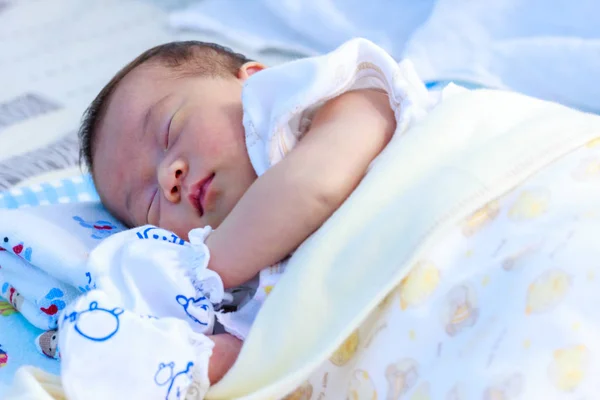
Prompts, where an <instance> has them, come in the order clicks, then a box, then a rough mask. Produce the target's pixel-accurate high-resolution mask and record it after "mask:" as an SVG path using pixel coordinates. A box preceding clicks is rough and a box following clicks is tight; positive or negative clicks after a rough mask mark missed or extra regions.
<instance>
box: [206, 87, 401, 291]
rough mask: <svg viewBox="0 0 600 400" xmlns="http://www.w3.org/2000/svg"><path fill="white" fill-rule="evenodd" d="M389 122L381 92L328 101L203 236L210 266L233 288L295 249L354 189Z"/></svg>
mask: <svg viewBox="0 0 600 400" xmlns="http://www.w3.org/2000/svg"><path fill="white" fill-rule="evenodd" d="M395 128H396V120H395V117H394V112H393V110H392V109H391V107H390V104H389V100H388V97H387V95H386V94H385V93H382V92H379V91H376V90H360V91H354V92H347V93H344V94H342V95H340V96H338V97H336V98H334V99H332V100H330V101H328V102H327V103H326V104H325V105H324V106H323V107H321V108H320V109H319V110H318V112H317V113H316V115H315V117H314V119H313V122H312V125H311V128H310V129H309V131H308V132H307V133H306V135H305V136H304V137H303V138H302V140H301V141H300V142H299V143H298V145H297V146H296V147H295V148H294V149H293V150H292V151H291V152H290V153H289V154H288V155H287V156H286V157H285V158H284V159H283V160H282V161H280V162H279V163H278V164H276V165H275V166H273V167H272V168H271V169H269V170H268V171H267V172H266V173H265V174H264V175H263V176H261V177H260V178H259V179H257V180H256V182H255V183H254V184H253V185H252V186H251V187H250V189H249V190H248V191H247V192H246V193H245V194H244V196H243V197H242V199H241V200H240V201H239V203H238V204H237V205H236V206H235V208H234V209H233V210H232V212H231V213H230V214H229V215H228V216H227V218H226V219H225V220H224V221H223V223H222V224H221V225H220V226H219V227H218V229H217V230H216V231H215V232H214V233H213V234H212V235H210V236H209V237H208V239H207V241H206V244H207V246H208V248H209V249H210V252H211V259H210V264H209V268H211V269H213V270H214V271H216V272H217V273H218V274H219V275H220V276H221V278H222V279H223V283H224V285H225V287H232V286H236V285H239V284H242V283H244V282H246V281H248V280H249V279H251V278H252V277H253V276H254V275H255V274H256V273H258V271H260V270H261V269H262V268H264V267H265V266H268V265H272V264H274V263H276V262H278V261H280V260H281V259H283V258H284V257H285V256H287V255H288V254H289V253H291V252H292V251H293V250H295V249H296V248H297V247H298V246H299V245H300V244H301V243H302V242H303V241H304V240H305V239H306V238H307V237H308V236H309V235H311V234H312V233H313V232H314V231H315V230H316V229H318V228H319V227H320V226H321V225H322V224H323V223H324V222H325V221H326V220H327V218H329V217H330V216H331V214H333V212H334V211H335V210H336V209H337V208H338V207H339V206H340V205H341V204H342V203H343V202H344V200H345V199H346V198H347V197H348V196H349V195H350V193H352V191H353V190H354V189H355V188H356V186H357V185H358V184H359V182H360V181H361V179H362V178H363V176H364V174H365V173H366V170H367V167H368V166H369V164H370V163H371V161H373V159H374V158H375V157H376V156H377V155H378V154H379V153H380V152H381V150H383V148H384V147H385V146H386V144H387V143H388V142H389V140H390V138H391V137H392V135H393V132H394V130H395Z"/></svg>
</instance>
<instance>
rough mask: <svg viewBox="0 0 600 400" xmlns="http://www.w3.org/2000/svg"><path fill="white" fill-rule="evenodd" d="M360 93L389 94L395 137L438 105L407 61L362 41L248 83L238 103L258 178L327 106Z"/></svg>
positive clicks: (276, 69)
mask: <svg viewBox="0 0 600 400" xmlns="http://www.w3.org/2000/svg"><path fill="white" fill-rule="evenodd" d="M358 89H379V90H383V91H385V92H386V93H387V94H388V96H389V100H390V107H391V108H392V109H393V110H394V113H395V116H396V121H397V129H396V132H395V135H396V136H398V135H402V134H403V133H404V132H406V130H407V129H408V128H409V127H410V126H411V125H412V124H413V123H415V122H416V121H418V120H419V119H420V118H422V117H423V116H425V115H426V114H427V112H428V111H429V110H430V109H431V108H432V107H433V106H434V105H435V104H436V103H437V101H438V99H439V96H435V95H433V94H431V93H429V92H428V91H427V89H426V88H425V85H424V84H423V82H422V81H421V79H419V77H418V76H417V74H416V72H415V71H414V69H413V67H412V64H411V63H410V62H409V61H403V62H402V63H400V64H398V63H397V62H396V61H395V60H394V59H393V58H392V57H391V56H390V55H389V54H388V53H386V52H385V51H384V50H383V49H382V48H380V47H378V46H376V45H375V44H373V43H372V42H370V41H368V40H366V39H353V40H351V41H349V42H346V43H345V44H343V45H342V46H341V47H339V48H338V49H337V50H335V51H333V52H331V53H329V54H326V55H323V56H319V57H312V58H304V59H300V60H297V61H294V62H290V63H286V64H282V65H279V66H276V67H273V68H268V69H266V70H264V71H261V72H259V73H257V74H255V75H253V76H252V77H250V78H249V79H248V81H247V82H246V85H245V87H244V91H243V98H242V100H243V106H244V128H245V131H246V145H247V148H248V154H249V156H250V160H251V162H252V165H253V167H254V169H255V170H256V173H257V174H258V175H262V174H263V173H264V172H265V171H266V170H267V169H269V168H270V167H271V166H273V165H275V164H276V163H278V162H279V161H280V160H281V159H282V158H283V157H285V155H286V154H287V153H288V152H289V151H290V150H291V149H292V148H293V147H294V146H295V145H296V143H297V142H298V141H299V140H301V138H302V136H303V135H304V134H305V133H306V131H307V130H308V128H309V127H310V123H311V121H312V117H313V116H314V114H315V112H316V111H317V110H318V108H319V107H321V106H322V105H323V104H324V103H325V102H326V101H327V100H330V99H332V98H334V97H336V96H338V95H340V94H342V93H344V92H348V91H352V90H358Z"/></svg>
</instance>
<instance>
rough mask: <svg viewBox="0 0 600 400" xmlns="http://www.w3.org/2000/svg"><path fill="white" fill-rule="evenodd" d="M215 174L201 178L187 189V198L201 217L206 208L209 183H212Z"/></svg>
mask: <svg viewBox="0 0 600 400" xmlns="http://www.w3.org/2000/svg"><path fill="white" fill-rule="evenodd" d="M214 177H215V174H211V175H210V176H208V177H206V178H204V179H202V180H201V181H200V182H197V183H196V184H194V185H193V186H192V187H191V188H190V191H189V193H190V194H189V195H188V198H189V200H190V203H191V204H192V205H193V206H194V208H195V209H196V210H198V213H199V214H200V216H201V217H202V216H203V215H204V210H205V208H206V194H207V193H208V191H209V190H210V184H211V183H212V180H213V178H214Z"/></svg>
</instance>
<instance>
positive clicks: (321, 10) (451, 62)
mask: <svg viewBox="0 0 600 400" xmlns="http://www.w3.org/2000/svg"><path fill="white" fill-rule="evenodd" d="M357 36H362V37H366V38H368V39H371V40H372V41H374V42H376V43H377V44H379V45H380V46H382V47H384V48H385V49H386V50H388V51H389V52H390V53H391V54H392V55H393V56H394V57H395V58H396V59H398V60H400V59H402V58H410V59H412V61H413V63H414V64H415V67H416V69H417V71H418V73H419V74H420V76H421V77H422V78H423V79H424V80H425V81H426V83H427V85H428V86H429V87H431V88H436V87H440V86H442V85H444V84H445V83H447V82H449V81H455V82H458V83H460V84H463V85H466V86H471V87H481V86H483V87H491V88H499V89H509V90H515V91H519V92H522V93H525V94H528V95H531V96H535V97H539V98H543V99H547V100H552V101H557V102H560V103H563V104H566V105H569V106H572V107H576V108H579V109H583V110H587V111H592V112H600V86H599V85H598V83H600V75H599V74H600V1H598V0H573V1H567V0H477V1H476V0H371V1H368V2H366V1H358V0H0V191H2V190H5V189H8V188H11V187H15V186H19V185H21V186H23V185H28V184H31V183H32V182H36V181H47V180H49V179H55V178H60V177H63V176H70V175H72V174H74V173H75V171H77V172H79V170H78V168H77V167H76V164H77V142H76V136H75V133H76V130H77V127H78V123H79V120H80V117H81V114H82V112H83V111H84V110H85V108H86V107H87V105H88V104H89V103H90V101H91V100H92V99H93V98H94V96H95V95H96V94H97V93H98V91H99V90H100V89H101V88H102V87H103V86H104V84H106V83H107V82H108V80H109V79H110V78H111V77H112V76H113V75H114V74H115V73H116V72H117V71H118V70H119V69H120V68H121V67H122V66H123V65H125V64H126V63H127V62H129V61H130V60H131V59H133V58H134V57H135V56H137V55H138V54H139V53H141V52H143V51H144V50H146V49H148V48H150V47H152V46H154V45H156V44H159V43H164V42H168V41H174V40H187V39H198V40H204V41H214V42H218V43H220V44H224V45H227V46H229V47H232V48H233V49H235V50H237V51H239V52H242V53H245V54H246V55H248V56H249V57H251V58H254V59H257V60H260V61H262V62H264V63H266V64H269V65H275V64H278V63H280V62H284V61H287V60H292V59H295V58H298V57H305V56H312V55H317V54H322V53H324V52H328V51H331V50H333V49H334V48H336V47H337V46H338V45H340V44H341V43H343V42H344V41H346V40H348V39H350V38H352V37H357Z"/></svg>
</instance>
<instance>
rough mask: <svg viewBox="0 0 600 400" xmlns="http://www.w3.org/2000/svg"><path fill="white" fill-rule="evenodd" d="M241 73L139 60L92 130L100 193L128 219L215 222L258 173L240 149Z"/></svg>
mask: <svg viewBox="0 0 600 400" xmlns="http://www.w3.org/2000/svg"><path fill="white" fill-rule="evenodd" d="M261 68H262V66H259V67H256V68H254V69H252V70H248V71H245V70H244V71H242V73H241V74H240V77H239V78H236V77H235V76H232V77H231V78H213V77H198V76H186V77H178V76H177V75H175V74H173V72H172V71H171V70H169V69H168V67H165V66H161V65H157V64H155V63H153V64H149V65H144V64H143V65H141V66H139V67H137V68H135V69H134V70H133V71H131V72H130V73H129V74H128V75H127V76H126V77H125V78H124V79H123V80H122V81H121V82H120V83H119V85H118V87H117V89H116V90H115V92H114V93H113V95H112V98H111V101H110V103H109V105H108V108H107V110H106V114H105V116H104V119H103V120H102V123H101V124H100V126H99V129H98V131H97V137H96V142H95V147H94V154H93V158H94V177H95V181H96V186H97V188H98V192H99V194H100V197H101V198H102V201H103V202H104V204H105V205H106V206H107V208H108V209H109V210H110V211H111V212H113V213H114V214H115V215H116V216H117V217H118V218H120V219H121V220H122V221H124V222H125V223H126V224H128V225H130V226H140V225H144V224H153V225H157V226H160V227H162V228H165V229H169V230H171V231H173V232H175V233H176V234H178V235H180V236H181V237H184V238H187V233H188V232H189V231H190V230H191V229H193V228H197V227H202V226H206V225H210V226H212V227H213V228H216V227H217V226H218V225H219V224H220V223H221V222H222V221H223V219H224V218H225V217H226V216H227V214H229V212H230V211H231V210H232V209H233V207H234V206H235V204H236V203H237V202H238V200H239V199H240V198H241V197H242V195H243V194H244V192H245V191H246V190H247V189H248V188H249V187H250V185H251V184H252V182H253V181H254V180H255V179H256V174H255V172H254V169H253V168H252V165H251V163H250V159H249V157H248V153H247V151H246V144H245V135H244V128H243V125H242V117H243V115H242V101H241V93H242V83H243V81H244V80H245V79H246V78H247V76H248V75H250V74H251V73H252V72H256V71H257V70H260V69H261Z"/></svg>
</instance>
